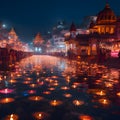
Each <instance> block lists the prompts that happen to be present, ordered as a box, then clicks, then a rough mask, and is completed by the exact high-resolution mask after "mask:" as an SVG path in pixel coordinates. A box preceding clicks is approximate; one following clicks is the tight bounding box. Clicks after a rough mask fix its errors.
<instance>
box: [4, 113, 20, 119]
mask: <svg viewBox="0 0 120 120" xmlns="http://www.w3.org/2000/svg"><path fill="white" fill-rule="evenodd" d="M18 119H19V117H18V115H16V114H11V115H7V116H6V117H5V118H4V120H18Z"/></svg>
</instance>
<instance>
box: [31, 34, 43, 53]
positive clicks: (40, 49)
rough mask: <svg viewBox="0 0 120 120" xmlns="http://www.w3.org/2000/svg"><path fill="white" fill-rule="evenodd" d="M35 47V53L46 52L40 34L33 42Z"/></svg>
mask: <svg viewBox="0 0 120 120" xmlns="http://www.w3.org/2000/svg"><path fill="white" fill-rule="evenodd" d="M33 46H34V51H35V53H43V52H44V50H45V45H44V40H43V38H42V36H41V35H40V33H38V34H37V35H36V36H35V39H34V40H33Z"/></svg>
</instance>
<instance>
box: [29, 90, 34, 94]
mask: <svg viewBox="0 0 120 120" xmlns="http://www.w3.org/2000/svg"><path fill="white" fill-rule="evenodd" d="M28 93H29V94H35V93H36V90H28Z"/></svg>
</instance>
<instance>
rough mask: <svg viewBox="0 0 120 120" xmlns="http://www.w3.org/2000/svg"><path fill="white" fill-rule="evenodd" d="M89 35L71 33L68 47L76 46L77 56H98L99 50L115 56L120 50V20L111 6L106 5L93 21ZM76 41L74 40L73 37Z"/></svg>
mask: <svg viewBox="0 0 120 120" xmlns="http://www.w3.org/2000/svg"><path fill="white" fill-rule="evenodd" d="M86 30H87V34H76V31H70V32H71V33H70V35H69V37H67V40H66V41H67V45H68V46H71V45H70V44H71V43H70V42H68V41H72V46H74V47H75V46H76V48H75V49H76V51H77V52H76V54H79V55H81V54H83V53H85V54H86V55H97V54H98V51H99V49H105V50H106V51H111V55H112V56H115V55H117V54H118V51H119V50H120V18H119V17H118V16H116V15H115V13H114V11H113V10H112V9H111V8H110V5H109V4H108V3H106V5H105V7H104V8H103V10H101V11H100V12H99V13H98V14H97V19H96V20H91V23H90V25H89V27H88V29H86ZM72 34H73V35H75V36H74V39H73V35H72ZM71 35H72V36H71Z"/></svg>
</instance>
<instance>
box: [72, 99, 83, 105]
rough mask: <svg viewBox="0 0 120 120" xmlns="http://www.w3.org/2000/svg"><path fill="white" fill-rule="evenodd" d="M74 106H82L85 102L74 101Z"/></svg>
mask: <svg viewBox="0 0 120 120" xmlns="http://www.w3.org/2000/svg"><path fill="white" fill-rule="evenodd" d="M73 104H74V105H76V106H80V105H83V104H84V101H82V100H73Z"/></svg>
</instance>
